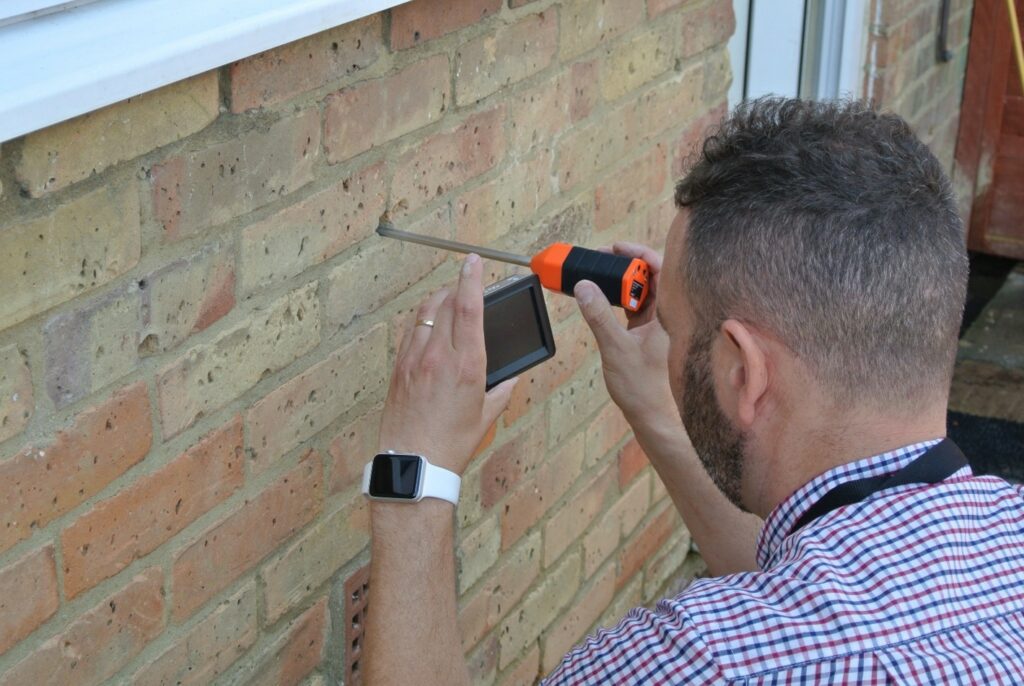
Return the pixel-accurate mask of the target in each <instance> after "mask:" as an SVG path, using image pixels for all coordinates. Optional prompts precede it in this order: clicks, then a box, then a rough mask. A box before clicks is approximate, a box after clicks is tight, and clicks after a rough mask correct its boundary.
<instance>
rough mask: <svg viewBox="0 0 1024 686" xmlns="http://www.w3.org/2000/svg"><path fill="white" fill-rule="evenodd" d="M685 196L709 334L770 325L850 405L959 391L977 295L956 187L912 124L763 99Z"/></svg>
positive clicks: (833, 105)
mask: <svg viewBox="0 0 1024 686" xmlns="http://www.w3.org/2000/svg"><path fill="white" fill-rule="evenodd" d="M691 164H692V166H691V168H690V171H689V173H688V174H687V176H686V177H685V178H684V179H683V180H682V181H680V182H679V183H678V184H677V186H676V193H675V199H676V204H677V205H678V206H679V207H685V208H688V209H689V224H688V231H687V234H686V242H685V244H686V248H685V251H686V252H685V258H684V260H683V271H684V285H685V288H686V289H687V293H688V295H689V299H690V301H691V302H692V303H693V307H694V309H695V311H696V313H697V320H698V323H699V325H700V326H702V327H704V330H707V327H717V326H718V325H720V323H721V322H722V321H724V320H725V319H727V318H736V319H740V320H743V321H747V322H749V323H751V324H753V325H756V326H761V327H763V328H765V329H766V330H768V331H770V332H771V333H773V334H774V335H776V336H778V337H779V338H780V339H781V340H782V341H783V342H784V343H785V344H786V345H787V346H788V347H789V348H790V349H791V350H793V352H794V353H795V354H797V355H799V356H800V358H801V359H803V360H804V361H805V363H806V364H807V365H808V367H809V368H810V369H811V371H812V373H814V374H815V375H816V376H817V377H818V380H819V381H820V382H821V383H823V384H824V385H825V387H826V388H830V389H832V391H833V395H834V396H835V398H836V399H837V400H838V401H840V402H851V401H855V400H856V401H858V402H860V401H861V400H862V399H865V398H864V396H865V394H868V395H869V396H870V398H873V399H875V400H877V401H878V402H879V403H880V404H889V403H891V402H908V401H911V400H912V399H914V398H916V397H918V396H919V395H920V394H922V393H929V394H932V393H934V391H936V390H937V389H939V390H941V392H943V393H948V389H949V383H950V379H951V375H952V367H953V362H954V359H955V355H956V347H957V333H958V330H959V325H960V322H961V319H962V316H963V305H964V299H965V297H966V288H967V272H968V262H967V253H966V250H965V247H964V235H963V225H962V222H961V220H960V217H959V215H958V213H957V210H956V205H955V203H954V200H953V196H952V192H951V190H950V184H949V180H948V179H947V177H946V174H945V173H944V171H943V169H942V166H941V165H940V164H939V162H938V160H936V159H935V157H934V155H932V154H931V152H929V150H928V148H927V147H926V146H925V145H924V144H923V143H922V142H921V141H920V140H919V139H918V138H917V137H916V136H915V135H914V134H913V132H912V131H911V130H910V127H909V126H908V125H907V123H906V122H905V121H904V120H903V119H901V118H900V117H898V116H896V115H894V114H883V113H879V112H877V111H875V110H874V109H872V108H871V107H869V106H867V105H865V104H863V103H861V102H851V101H837V102H813V101H806V100H796V99H783V98H776V97H770V98H761V99H758V100H753V101H749V102H747V103H744V104H742V105H740V106H739V107H738V108H736V110H735V111H734V112H733V113H732V114H731V116H730V117H728V118H727V119H726V121H725V122H724V123H723V124H722V125H721V127H720V128H719V129H718V130H717V131H716V132H714V133H713V134H712V135H711V136H710V137H708V138H707V140H706V141H705V142H704V145H703V149H702V150H701V151H700V153H699V154H698V155H697V156H696V159H695V160H693V161H692V163H691Z"/></svg>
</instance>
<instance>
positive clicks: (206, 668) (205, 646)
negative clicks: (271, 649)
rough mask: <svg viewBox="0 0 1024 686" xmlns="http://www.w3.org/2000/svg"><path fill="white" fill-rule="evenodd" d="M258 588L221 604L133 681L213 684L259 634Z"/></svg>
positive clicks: (141, 684)
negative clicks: (257, 613)
mask: <svg viewBox="0 0 1024 686" xmlns="http://www.w3.org/2000/svg"><path fill="white" fill-rule="evenodd" d="M257 596H258V592H257V591H256V585H255V583H253V582H250V583H249V584H246V585H245V586H244V587H243V588H242V590H241V591H239V592H238V593H236V594H235V595H234V596H232V597H230V598H227V599H226V600H224V602H222V603H220V605H218V606H217V608H216V609H214V611H213V612H211V613H210V614H209V615H207V616H206V617H204V618H203V619H202V621H200V622H199V623H198V624H196V625H195V626H193V627H192V628H191V629H189V630H188V632H187V633H186V634H185V635H184V636H183V637H181V638H180V639H179V640H178V641H177V642H176V643H174V644H172V645H171V646H169V647H168V648H167V649H166V650H164V652H163V653H161V654H160V655H158V656H156V657H155V658H153V660H152V661H148V662H147V663H146V664H144V665H143V666H142V667H141V668H140V669H139V671H137V672H136V673H135V674H134V675H133V676H132V678H131V683H132V684H136V685H137V686H202V685H204V684H209V683H212V682H213V681H214V680H215V679H216V678H217V677H218V676H220V675H221V674H223V673H224V671H225V670H227V668H228V667H230V666H231V665H232V664H233V663H234V662H235V660H237V659H238V658H239V657H241V656H242V655H243V654H245V651H247V650H248V649H249V648H250V647H251V646H252V645H253V644H254V643H255V642H256V637H257V636H258V634H259V626H258V623H257V617H256V611H257V607H256V604H257Z"/></svg>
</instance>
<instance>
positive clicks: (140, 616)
mask: <svg viewBox="0 0 1024 686" xmlns="http://www.w3.org/2000/svg"><path fill="white" fill-rule="evenodd" d="M163 628H164V595H163V573H162V572H161V571H160V569H159V568H157V567H153V568H151V569H147V570H146V571H144V572H142V573H140V574H139V575H137V576H136V577H135V578H133V579H132V580H131V582H130V583H129V584H128V585H127V586H125V587H124V588H122V589H121V590H119V591H117V592H116V593H114V594H113V595H111V596H109V597H108V598H107V599H105V600H104V601H103V602H101V603H100V604H99V605H97V606H96V607H94V608H92V609H91V610H89V611H88V612H86V613H85V614H84V615H82V616H81V617H79V618H78V619H76V620H74V621H73V622H72V623H71V624H70V625H68V627H67V628H66V629H64V631H62V632H61V633H59V634H57V635H56V636H54V637H53V638H51V639H50V640H48V641H46V642H45V643H43V644H42V645H40V646H39V647H38V648H36V650H35V651H33V652H32V653H30V654H29V655H28V656H27V657H26V658H25V659H23V660H22V661H21V662H19V663H18V664H16V665H14V667H12V668H11V669H10V670H8V671H7V672H6V673H5V674H4V675H3V676H0V685H2V686H16V685H20V684H75V686H91V685H92V684H98V683H100V682H103V681H105V680H106V679H108V678H110V677H111V676H113V675H114V674H116V673H117V671H118V670H120V669H121V667H123V666H124V665H125V664H127V663H128V662H129V661H131V659H132V658H133V657H135V656H136V655H138V654H139V652H141V651H142V649H143V648H144V647H145V646H146V644H147V643H149V642H150V641H152V640H153V639H154V638H156V636H157V635H158V634H159V633H160V632H161V631H163Z"/></svg>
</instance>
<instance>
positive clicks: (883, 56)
mask: <svg viewBox="0 0 1024 686" xmlns="http://www.w3.org/2000/svg"><path fill="white" fill-rule="evenodd" d="M941 4H942V3H940V2H937V0H872V2H871V4H870V7H869V12H870V23H869V29H868V43H867V56H866V57H867V64H866V76H865V83H864V94H865V97H866V98H867V99H869V100H872V101H874V102H876V103H879V104H881V105H882V106H883V107H884V108H885V109H888V110H891V111H894V112H896V113H897V114H899V115H901V116H903V117H904V118H905V119H907V121H909V122H910V124H911V126H912V127H913V128H914V131H915V132H916V133H917V134H918V136H920V137H921V139H922V140H923V141H924V142H925V143H927V144H928V146H929V147H930V148H931V149H932V152H934V153H935V155H936V156H937V157H938V158H939V160H940V161H941V162H942V164H943V166H944V167H945V168H946V170H947V171H948V172H950V174H952V173H953V153H954V151H955V150H956V138H957V129H958V127H959V125H960V100H961V98H962V95H963V84H964V73H965V72H966V69H967V41H968V38H969V36H970V29H971V11H972V9H973V4H974V3H973V2H972V0H950V10H949V24H948V26H949V31H948V39H947V47H948V49H949V50H950V51H951V52H952V58H951V59H950V60H949V61H948V62H940V61H939V60H938V57H937V56H938V45H939V24H940V21H939V20H940V7H941Z"/></svg>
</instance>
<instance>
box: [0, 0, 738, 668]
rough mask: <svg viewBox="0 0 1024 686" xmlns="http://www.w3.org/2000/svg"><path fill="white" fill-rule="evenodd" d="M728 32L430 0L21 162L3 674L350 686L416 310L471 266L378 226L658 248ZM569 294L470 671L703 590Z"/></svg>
mask: <svg viewBox="0 0 1024 686" xmlns="http://www.w3.org/2000/svg"><path fill="white" fill-rule="evenodd" d="M731 31H732V18H731V9H730V2H729V1H728V0H691V1H688V2H682V1H681V0H675V1H673V0H646V2H645V0H615V1H614V2H612V1H610V0H560V1H552V0H539V1H534V2H524V1H523V0H511V2H510V3H509V6H506V5H505V4H503V3H502V1H501V0H453V1H451V2H446V3H443V6H441V4H440V3H431V2H429V1H428V0H416V1H415V2H413V3H411V4H406V5H402V6H400V7H398V8H395V9H393V10H391V11H390V12H387V13H384V14H382V15H378V16H372V17H368V18H366V19H363V20H360V21H357V22H355V23H352V24H350V25H346V26H342V27H338V28H336V29H331V30H329V31H325V32H323V33H321V34H319V35H315V36H312V37H310V38H307V39H305V40H301V41H299V42H296V43H293V44H291V45H286V46H283V47H281V48H279V49H276V50H274V51H272V52H269V53H265V54H262V55H257V56H255V57H252V58H249V59H246V60H244V61H242V62H239V63H236V64H233V65H230V66H226V67H224V68H223V69H221V70H218V71H216V72H211V73H207V74H202V75H199V76H196V77H194V78H191V79H188V80H186V81H183V82H181V83H177V84H174V85H171V86H168V87H166V88H162V89H160V90H158V91H155V92H152V93H148V94H145V95H141V96H139V97H136V98H132V99H131V100H128V101H126V102H123V103H120V104H117V105H114V106H111V107H108V108H106V109H103V110H101V111H97V112H93V113H91V114H88V115H85V116H82V117H79V118H77V119H75V120H72V121H69V122H66V123H63V124H60V125H57V126H53V127H51V128H48V129H46V130H43V131H39V132H36V133H32V134H30V135H28V136H25V137H24V138H21V139H18V140H14V141H8V142H5V143H4V144H3V150H2V156H0V184H2V190H0V271H2V273H3V277H4V278H3V283H4V284H5V286H6V288H5V297H4V298H2V299H0V483H2V484H3V498H0V685H6V684H25V683H31V684H37V683H39V684H42V683H61V684H64V683H75V684H93V683H99V682H103V681H106V680H108V679H117V680H122V681H131V682H133V683H142V684H171V683H207V682H210V681H212V680H214V679H215V678H216V679H221V680H224V681H225V682H226V683H268V684H270V683H274V684H277V683H301V682H304V681H308V682H310V683H337V682H339V681H340V680H341V675H342V674H343V672H344V668H345V667H344V666H345V655H346V653H347V652H349V651H352V650H353V647H352V646H351V645H350V644H349V643H348V642H346V640H345V635H346V633H345V632H346V628H350V627H348V623H349V622H350V621H351V618H349V617H347V616H346V611H345V600H346V593H345V590H344V589H345V582H346V580H349V579H351V578H353V575H355V574H357V573H358V572H359V571H360V570H361V569H363V568H364V566H365V564H366V562H367V557H368V547H367V530H368V527H367V509H366V507H365V505H364V503H363V501H362V497H361V496H360V495H359V494H358V484H357V477H358V474H359V472H360V470H361V468H362V465H363V463H364V462H365V461H366V460H367V459H368V458H369V457H370V456H371V455H372V453H373V452H374V450H375V447H376V446H375V441H376V435H375V434H376V429H377V421H378V417H379V411H380V406H381V403H382V401H383V398H384V392H385V388H386V381H387V377H388V374H389V371H390V365H391V362H392V359H393V357H394V353H395V348H396V343H397V341H398V339H399V337H400V335H401V334H402V329H403V327H404V326H406V325H407V323H408V315H409V313H410V311H411V310H412V308H414V307H415V305H416V304H417V302H418V301H419V300H420V299H421V298H423V297H424V295H425V294H426V293H427V292H429V291H430V290H431V289H434V288H437V287H439V286H440V285H442V284H445V283H448V282H450V281H452V280H453V279H454V278H455V275H456V262H455V261H454V258H452V257H450V256H448V255H444V254H440V253H437V252H434V251H431V250H428V249H425V248H422V247H418V246H404V245H402V244H399V243H396V242H387V241H385V240H384V239H380V238H378V237H376V236H375V235H374V234H373V230H374V228H375V226H376V223H377V218H378V216H379V215H380V214H381V213H382V212H383V211H384V210H385V209H390V210H391V212H392V215H393V217H394V219H395V221H396V223H398V224H399V225H400V226H402V227H404V228H409V229H412V230H417V231H422V232H426V233H431V234H434V235H440V236H446V237H457V238H460V239H464V240H470V241H480V242H486V243H488V244H492V245H495V246H499V247H504V248H509V249H516V250H520V251H527V250H531V249H535V248H537V247H539V246H542V245H545V244H547V243H548V242H550V241H551V240H553V239H556V238H558V239H565V240H570V241H579V242H581V243H584V244H586V245H591V246H598V245H601V244H604V243H608V242H610V241H611V240H612V239H615V238H619V237H630V238H633V239H636V240H643V241H651V242H654V243H655V244H660V242H661V240H662V239H663V236H664V233H665V231H666V229H667V226H668V224H669V222H670V219H671V216H672V214H673V210H672V204H671V187H672V183H671V181H672V179H673V178H674V177H675V176H676V175H678V173H679V170H680V160H681V158H682V157H683V156H684V155H685V154H686V153H688V151H689V150H690V149H691V146H692V145H693V144H694V142H695V141H696V140H698V139H699V137H700V133H701V132H702V131H703V129H704V127H705V126H706V125H707V124H708V123H709V122H711V121H713V120H714V119H715V118H717V117H719V116H721V114H722V113H723V112H724V104H723V103H724V99H725V91H726V88H727V86H728V82H729V69H728V66H727V56H726V51H725V49H724V41H725V40H726V39H727V37H728V36H729V34H730V33H731ZM491 268H492V272H493V273H492V274H491V277H492V278H493V279H497V278H498V277H500V276H502V275H504V274H506V273H508V270H507V269H506V267H504V266H501V265H491ZM549 306H550V309H551V314H552V319H553V323H554V329H555V336H556V339H557V344H558V347H559V353H558V355H557V357H556V358H555V359H554V360H553V361H551V362H548V363H546V364H545V365H543V366H542V367H539V368H538V369H536V370H535V371H534V372H532V373H529V374H527V375H525V377H524V379H523V382H522V383H520V385H519V387H518V389H517V392H516V396H515V397H514V399H513V401H512V405H511V408H510V410H509V412H508V413H507V414H506V415H505V417H504V418H503V420H502V421H501V422H500V424H499V425H498V426H497V427H496V429H495V431H494V432H493V433H492V434H491V435H490V436H489V438H488V444H487V445H486V446H484V447H483V448H482V449H481V455H480V456H479V458H478V459H477V460H476V461H475V463H474V465H473V467H472V468H471V470H470V471H469V472H468V473H467V474H466V477H465V480H464V487H463V496H462V503H461V504H460V506H459V510H458V522H459V531H458V553H457V554H458V565H459V570H460V573H459V588H460V593H461V620H462V633H463V643H464V645H465V648H466V652H467V655H468V656H469V659H470V661H471V665H472V669H473V673H474V675H475V678H476V680H477V681H478V682H480V683H491V682H495V683H499V682H500V683H508V684H512V683H525V682H529V681H530V680H532V678H533V677H534V676H535V675H536V674H537V673H538V671H544V670H548V669H550V668H551V667H553V666H554V665H555V664H556V662H557V661H558V659H559V658H560V657H561V656H562V654H563V653H564V652H565V651H566V650H567V649H569V648H570V647H571V646H572V645H573V644H574V643H575V642H576V641H578V640H579V639H580V638H581V637H582V636H583V635H584V634H585V633H586V632H587V631H588V630H590V629H591V628H592V627H594V626H595V625H597V624H608V623H610V622H612V621H614V620H616V619H617V618H619V617H621V616H622V615H623V614H624V613H625V611H626V610H627V609H629V608H630V607H633V606H635V605H638V604H641V603H645V602H649V601H651V600H652V599H655V598H657V597H660V596H661V595H662V594H663V593H665V592H666V589H670V588H672V587H674V586H675V585H677V584H678V583H679V582H680V581H681V580H683V579H685V578H687V577H689V576H692V575H693V574H694V573H695V572H696V570H698V569H699V566H700V562H699V559H698V558H697V557H696V556H695V555H693V554H692V553H690V550H689V537H688V535H687V533H686V531H685V529H684V528H683V527H682V524H681V522H680V521H679V519H678V518H677V516H676V514H675V510H674V509H673V507H672V505H671V503H670V502H669V500H668V498H667V497H666V493H665V490H664V488H663V487H662V485H661V484H660V482H659V481H658V479H657V478H656V476H655V475H654V474H653V472H652V470H651V468H650V466H649V465H647V463H646V458H645V457H644V456H643V454H642V453H641V452H640V450H639V449H638V447H637V445H636V443H635V442H633V441H632V440H631V439H630V437H629V434H628V427H627V426H626V424H625V423H624V421H623V419H622V417H621V415H620V414H619V413H618V411H617V410H616V409H615V408H614V406H612V405H611V404H610V402H609V400H608V397H607V395H606V392H605V390H604V384H603V381H602V379H601V373H600V364H599V358H598V356H597V353H596V350H595V347H594V343H593V341H592V338H591V335H590V333H589V331H588V329H587V328H586V326H585V324H584V323H583V321H582V320H581V318H580V316H579V314H578V312H577V310H576V306H575V304H574V303H573V302H572V301H571V299H569V298H565V297H562V296H552V297H550V298H549ZM370 592H371V595H372V589H371V591H370ZM369 607H370V610H369V611H371V612H372V603H371V604H370V606H369Z"/></svg>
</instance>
